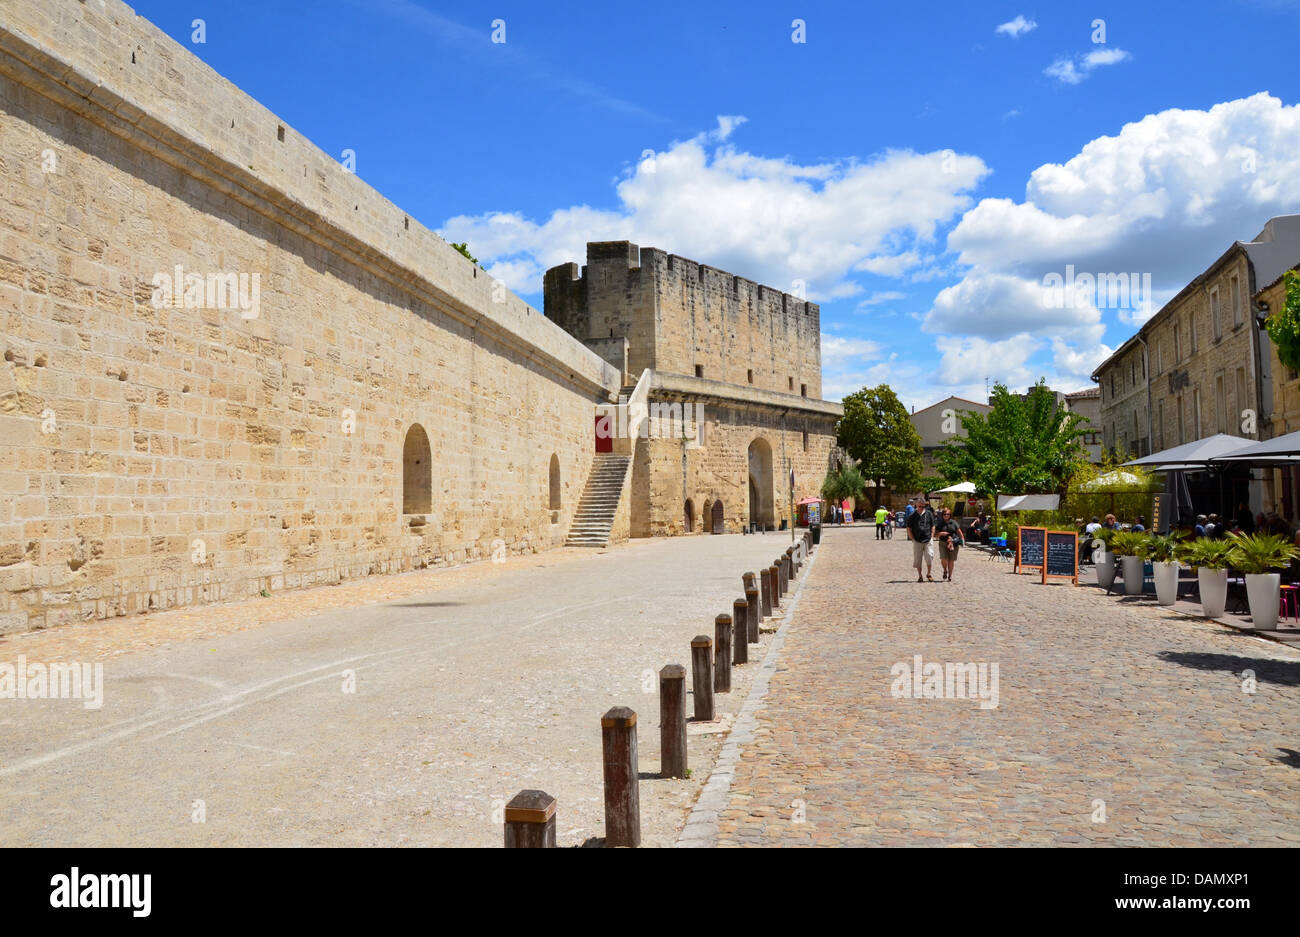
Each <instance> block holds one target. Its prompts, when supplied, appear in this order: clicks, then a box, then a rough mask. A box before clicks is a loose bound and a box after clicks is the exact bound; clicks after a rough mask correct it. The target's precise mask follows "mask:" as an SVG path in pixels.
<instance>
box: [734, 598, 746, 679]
mask: <svg viewBox="0 0 1300 937" xmlns="http://www.w3.org/2000/svg"><path fill="white" fill-rule="evenodd" d="M731 620H732V621H734V622H735V623H736V630H735V638H734V639H733V640H732V642H731V646H732V651H733V653H734V656H733V657H732V658H731V659H732V660H733V661H735V662H736V663H737V664H748V663H749V624H748V623H749V603H748V602H746V601H745V600H744V599H736V601H734V602H732V603H731Z"/></svg>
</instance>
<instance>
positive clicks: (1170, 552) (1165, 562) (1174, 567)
mask: <svg viewBox="0 0 1300 937" xmlns="http://www.w3.org/2000/svg"><path fill="white" fill-rule="evenodd" d="M1177 548H1178V541H1177V540H1175V539H1174V538H1173V537H1171V536H1169V535H1168V534H1150V535H1149V536H1148V537H1147V556H1148V557H1150V559H1151V572H1152V575H1153V577H1154V578H1155V581H1156V604H1157V605H1173V604H1174V601H1175V600H1176V599H1177V598H1178V560H1177V559H1176V558H1175V552H1176V551H1177Z"/></svg>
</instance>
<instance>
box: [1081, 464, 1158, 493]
mask: <svg viewBox="0 0 1300 937" xmlns="http://www.w3.org/2000/svg"><path fill="white" fill-rule="evenodd" d="M1146 485H1148V482H1147V481H1146V479H1143V478H1138V477H1137V476H1136V475H1134V474H1133V473H1132V472H1121V471H1120V470H1119V469H1116V470H1115V471H1113V472H1107V473H1106V474H1105V475H1098V476H1097V477H1096V478H1094V479H1093V480H1092V481H1090V482H1084V483H1083V484H1082V485H1080V486H1079V490H1080V491H1100V492H1109V491H1112V490H1114V491H1116V492H1119V493H1125V492H1128V491H1130V490H1132V489H1140V488H1142V487H1143V486H1146Z"/></svg>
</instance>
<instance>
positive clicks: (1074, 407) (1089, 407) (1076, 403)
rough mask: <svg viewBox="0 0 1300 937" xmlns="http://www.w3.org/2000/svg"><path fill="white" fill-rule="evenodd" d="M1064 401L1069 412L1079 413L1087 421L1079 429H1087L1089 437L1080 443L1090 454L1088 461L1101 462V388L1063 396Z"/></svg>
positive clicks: (1092, 388)
mask: <svg viewBox="0 0 1300 937" xmlns="http://www.w3.org/2000/svg"><path fill="white" fill-rule="evenodd" d="M1062 399H1063V401H1064V403H1065V408H1066V409H1067V410H1069V411H1070V412H1071V413H1077V414H1078V415H1079V416H1081V417H1083V418H1084V420H1086V421H1087V424H1086V425H1083V424H1081V425H1080V427H1079V428H1080V429H1086V430H1087V431H1088V435H1086V436H1084V437H1083V438H1082V439H1080V440H1079V441H1080V443H1082V444H1083V448H1084V449H1086V450H1087V452H1088V461H1090V462H1094V463H1095V462H1100V461H1101V458H1102V452H1101V449H1102V445H1101V439H1102V434H1101V388H1099V387H1089V388H1086V389H1085V390H1076V391H1074V392H1072V393H1068V394H1063V395H1062Z"/></svg>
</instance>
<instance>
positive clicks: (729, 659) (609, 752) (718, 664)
mask: <svg viewBox="0 0 1300 937" xmlns="http://www.w3.org/2000/svg"><path fill="white" fill-rule="evenodd" d="M812 549H813V543H812V535H811V534H809V533H807V532H805V533H804V535H803V538H802V539H801V540H798V541H796V543H795V544H794V546H791V547H789V548H788V549H786V551H785V553H783V554H782V555H781V556H779V557H777V559H776V561H775V562H774V563H773V564H772V565H771V566H769V567H768V568H767V569H761V570H759V571H758V573H757V574H755V573H745V574H744V575H743V576H742V577H741V583H742V586H743V592H744V595H745V597H744V598H743V599H736V600H735V602H733V603H732V606H731V614H730V615H719V616H717V618H715V619H714V620H713V637H712V638H710V637H709V636H708V635H705V634H702V635H699V636H697V637H695V638H693V639H692V640H691V686H692V689H693V690H694V696H695V713H694V719H695V721H696V722H710V721H712V720H713V719H714V718H715V717H716V712H715V708H714V694H715V693H730V692H731V668H732V667H733V666H739V665H741V664H745V663H747V662H748V661H749V645H751V644H757V643H758V636H759V625H760V623H761V621H762V619H764V618H770V617H772V615H773V614H774V613H775V611H776V610H777V609H779V608H780V607H781V596H783V595H785V594H786V593H788V592H789V591H790V583H791V581H792V580H793V579H794V577H795V575H796V574H797V573H798V572H799V569H800V567H801V566H802V565H803V562H804V560H805V559H806V558H807V557H808V555H809V554H810V553H811V552H812ZM755 583H757V585H755ZM600 734H601V753H602V758H603V761H604V773H605V845H606V846H631V847H636V846H640V845H641V798H640V787H639V783H640V781H639V776H638V769H637V752H636V713H635V712H633V711H632V710H631V709H629V708H628V707H626V706H615V707H614V708H613V709H611V710H610V711H609V712H607V713H605V715H604V716H602V717H601V720H600ZM659 747H660V755H659V769H660V770H659V773H660V776H661V777H665V778H684V777H686V776H687V764H686V760H687V759H686V668H685V667H683V666H682V665H681V664H667V665H665V666H664V668H663V669H662V670H660V671H659ZM555 803H556V801H555V798H554V797H552V796H551V795H550V794H547V793H546V792H545V791H534V790H528V791H520V792H519V793H518V794H516V795H515V796H514V798H513V799H511V801H510V803H508V804H506V809H505V842H506V848H507V849H513V848H554V847H555Z"/></svg>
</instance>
